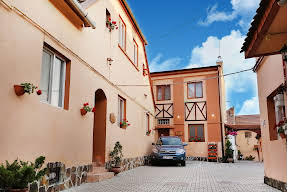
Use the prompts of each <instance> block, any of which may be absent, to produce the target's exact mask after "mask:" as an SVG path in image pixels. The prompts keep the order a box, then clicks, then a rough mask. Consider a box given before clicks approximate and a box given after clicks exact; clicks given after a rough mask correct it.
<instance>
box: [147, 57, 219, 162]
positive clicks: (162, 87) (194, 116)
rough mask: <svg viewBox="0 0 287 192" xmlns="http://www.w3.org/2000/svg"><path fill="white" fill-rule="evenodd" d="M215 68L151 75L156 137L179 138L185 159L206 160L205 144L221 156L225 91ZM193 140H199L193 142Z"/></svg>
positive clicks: (216, 67) (217, 68)
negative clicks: (185, 145)
mask: <svg viewBox="0 0 287 192" xmlns="http://www.w3.org/2000/svg"><path fill="white" fill-rule="evenodd" d="M218 64H219V65H217V66H211V67H202V68H192V69H183V70H174V71H163V72H154V73H151V78H152V85H153V91H154V96H155V100H156V112H155V117H156V122H155V130H156V137H159V136H161V135H170V136H174V135H175V136H179V137H181V139H182V140H183V142H186V143H188V146H187V147H186V153H187V154H186V155H187V156H188V157H199V158H203V159H206V158H207V157H208V143H215V144H217V146H218V147H217V148H218V157H222V139H223V137H222V136H223V134H222V133H223V124H222V123H221V122H224V113H223V110H222V109H223V108H224V106H225V105H224V103H225V96H224V89H223V87H224V86H223V83H224V82H223V77H220V78H218V76H220V75H221V74H222V64H223V63H222V62H220V63H218ZM195 137H197V138H198V139H200V141H196V139H195Z"/></svg>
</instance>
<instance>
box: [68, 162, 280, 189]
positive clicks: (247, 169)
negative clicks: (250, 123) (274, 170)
mask: <svg viewBox="0 0 287 192" xmlns="http://www.w3.org/2000/svg"><path fill="white" fill-rule="evenodd" d="M263 177H264V170H263V164H262V163H255V162H240V163H234V164H232V163H231V164H222V163H212V162H199V161H189V162H187V165H186V167H180V166H160V167H158V166H143V167H138V168H136V169H133V170H129V171H126V172H123V173H121V174H119V175H118V176H115V177H114V178H112V179H109V180H105V181H102V182H99V183H93V184H84V185H82V186H80V187H77V188H72V189H70V190H68V192H144V191H145V192H147V191H152V192H186V191H194V192H209V191H212V192H223V191H224V192H231V191H236V192H241V191H242V192H248V191H256V192H257V191H258V192H267V191H268V192H272V191H274V192H276V191H278V190H276V189H274V188H272V187H269V186H268V185H265V184H264V183H263ZM66 192H67V191H66Z"/></svg>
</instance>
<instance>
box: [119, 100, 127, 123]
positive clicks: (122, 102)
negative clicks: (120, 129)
mask: <svg viewBox="0 0 287 192" xmlns="http://www.w3.org/2000/svg"><path fill="white" fill-rule="evenodd" d="M118 102H119V103H118V104H119V106H118V113H119V114H118V123H119V126H120V124H121V122H123V121H126V100H125V99H124V98H122V97H121V96H119V97H118Z"/></svg>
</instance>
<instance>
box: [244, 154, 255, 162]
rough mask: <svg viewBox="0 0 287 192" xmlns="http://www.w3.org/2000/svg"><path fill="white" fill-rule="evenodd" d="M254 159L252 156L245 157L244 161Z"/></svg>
mask: <svg viewBox="0 0 287 192" xmlns="http://www.w3.org/2000/svg"><path fill="white" fill-rule="evenodd" d="M254 159H255V157H253V156H252V155H249V156H247V157H245V160H247V161H253V160H254Z"/></svg>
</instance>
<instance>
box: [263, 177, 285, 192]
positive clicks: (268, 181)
mask: <svg viewBox="0 0 287 192" xmlns="http://www.w3.org/2000/svg"><path fill="white" fill-rule="evenodd" d="M264 183H265V184H267V185H269V186H271V187H274V188H276V189H279V190H281V191H283V192H287V183H286V182H283V181H278V180H276V179H272V178H269V177H266V176H264Z"/></svg>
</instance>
